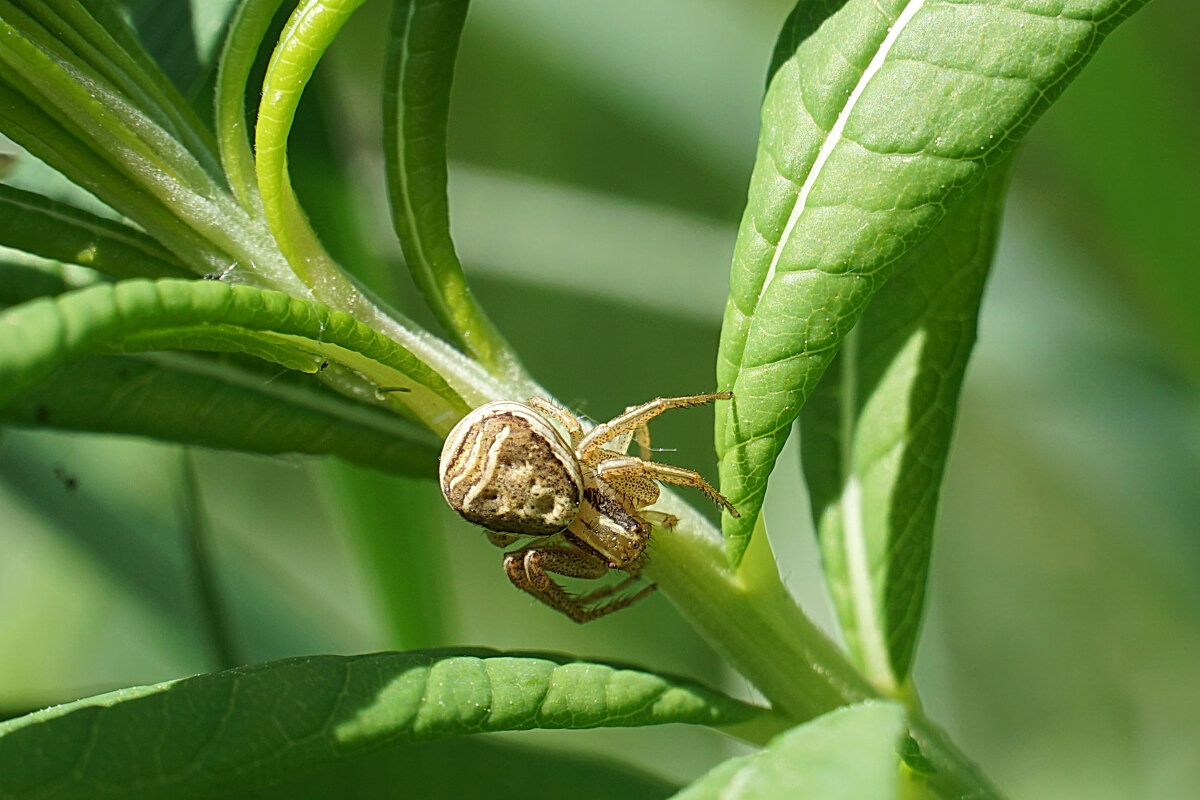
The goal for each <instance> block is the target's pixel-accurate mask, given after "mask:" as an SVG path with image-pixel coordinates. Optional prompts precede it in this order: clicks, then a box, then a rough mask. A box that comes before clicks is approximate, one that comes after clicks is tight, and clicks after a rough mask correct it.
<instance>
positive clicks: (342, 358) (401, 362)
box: [0, 279, 468, 433]
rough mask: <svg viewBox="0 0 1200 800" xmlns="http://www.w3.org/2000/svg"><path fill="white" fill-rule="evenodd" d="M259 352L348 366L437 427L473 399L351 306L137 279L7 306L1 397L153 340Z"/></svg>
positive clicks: (307, 365) (299, 365) (208, 284)
mask: <svg viewBox="0 0 1200 800" xmlns="http://www.w3.org/2000/svg"><path fill="white" fill-rule="evenodd" d="M164 348H172V349H200V350H221V351H247V350H249V351H251V352H252V354H253V355H255V356H258V357H260V358H265V359H268V360H271V361H275V362H277V363H281V364H283V365H284V366H287V367H288V368H290V369H301V370H304V371H307V372H317V371H318V370H319V369H321V367H322V365H323V364H335V365H340V366H341V367H344V368H346V369H349V370H353V371H355V372H357V373H360V374H362V375H364V376H365V377H366V378H367V379H369V380H371V381H373V382H374V383H375V385H376V386H383V387H388V388H389V389H401V390H402V391H393V392H391V393H390V394H389V396H388V399H389V400H390V402H391V403H393V404H394V405H395V406H396V407H397V408H401V409H405V410H407V411H408V412H409V413H411V414H412V415H414V416H416V417H417V418H418V419H420V420H421V421H422V422H424V423H425V424H426V425H427V426H429V427H430V428H431V429H433V430H434V431H435V432H438V433H445V432H446V431H448V430H449V428H450V427H451V426H452V425H453V424H454V422H455V421H456V420H457V419H458V418H459V417H460V416H461V415H462V414H463V413H465V411H466V410H467V408H468V406H467V405H466V403H464V401H463V400H462V398H461V397H459V396H458V394H457V393H456V392H455V391H454V390H453V389H451V388H450V387H449V386H448V385H447V384H446V382H445V380H443V379H442V377H441V376H440V375H439V374H437V373H436V372H434V371H433V370H432V369H430V368H429V367H428V366H427V365H426V364H425V363H424V362H422V361H420V360H419V359H418V358H417V357H416V356H414V355H413V354H412V353H411V352H409V351H408V350H406V349H404V348H403V347H401V346H400V345H398V344H397V343H396V342H394V341H392V340H391V339H388V338H387V337H385V336H383V335H382V334H380V333H378V332H376V331H374V330H372V329H371V328H369V327H367V326H366V325H364V324H362V323H360V322H358V321H356V320H354V319H353V318H352V317H350V316H349V315H347V314H344V313H342V312H340V311H335V310H333V309H330V308H327V307H325V306H322V305H319V304H317V303H313V302H310V301H307V300H300V299H298V298H294V297H290V296H288V295H286V294H283V293H281V292H274V291H266V290H261V289H254V288H252V287H249V286H228V285H226V284H224V283H221V282H220V281H180V280H172V279H163V280H159V281H145V280H131V281H124V282H122V283H118V284H115V285H99V286H93V287H89V288H87V289H83V290H80V291H77V292H70V293H68V294H65V295H62V296H60V297H57V298H54V299H44V300H35V301H33V302H30V303H25V304H24V305H21V306H17V307H16V308H12V309H9V310H8V311H5V312H4V313H3V314H0V403H8V402H10V401H11V400H12V399H14V398H15V397H16V396H18V395H19V394H20V393H21V392H22V391H25V390H27V389H29V388H31V387H32V386H34V385H36V384H37V383H38V382H39V381H41V380H43V379H45V378H47V377H49V375H50V374H51V373H52V372H53V371H54V370H55V369H57V368H58V367H60V366H62V365H64V364H67V363H69V362H71V361H74V360H77V359H79V358H81V357H83V356H87V355H95V354H101V353H121V352H138V351H142V350H147V349H164Z"/></svg>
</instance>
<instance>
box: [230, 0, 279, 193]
mask: <svg viewBox="0 0 1200 800" xmlns="http://www.w3.org/2000/svg"><path fill="white" fill-rule="evenodd" d="M282 3H283V0H242V2H241V3H240V4H239V5H238V7H237V11H235V12H234V15H233V19H232V20H230V22H229V33H228V34H227V35H226V37H225V45H224V47H223V48H222V50H221V58H220V60H219V61H218V66H217V87H216V95H215V97H214V101H213V102H214V105H215V112H216V127H217V146H218V149H219V151H220V153H221V166H222V167H223V168H224V170H225V176H226V179H227V180H228V181H229V185H230V187H231V188H232V189H233V193H234V195H235V196H236V197H237V198H238V200H239V201H240V202H241V204H242V206H243V207H244V208H246V209H247V210H251V209H255V208H258V207H260V205H261V203H260V201H259V197H258V184H257V182H256V180H255V173H254V151H253V150H251V148H250V137H249V136H248V135H247V133H246V84H247V83H248V82H249V80H250V71H251V70H252V69H253V68H254V61H255V59H256V58H257V57H258V49H259V47H260V46H261V45H262V42H263V38H264V37H265V36H266V35H267V31H268V30H269V29H270V27H271V20H272V19H274V17H275V12H276V11H278V10H279V6H280V5H282Z"/></svg>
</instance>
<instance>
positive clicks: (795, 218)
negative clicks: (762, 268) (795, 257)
mask: <svg viewBox="0 0 1200 800" xmlns="http://www.w3.org/2000/svg"><path fill="white" fill-rule="evenodd" d="M924 5H925V0H909V3H908V4H907V5H906V6H905V7H904V9H903V10H902V11H901V12H900V14H899V16H897V17H896V21H895V22H894V23H892V25H891V27H890V28H889V29H888V33H887V36H885V37H884V39H883V42H881V43H880V45H879V49H878V50H876V51H875V55H874V56H872V57H871V61H870V63H869V64H867V68H866V69H865V70H863V74H862V76H861V77H860V78H859V79H858V83H856V84H855V85H854V89H853V90H852V91H851V92H850V96H849V97H847V98H846V104H845V105H844V106H842V110H841V111H840V112H838V116H837V120H835V121H834V123H833V127H832V128H830V129H829V133H828V134H827V135H826V136H825V140H824V141H823V142H822V143H821V149H820V150H818V151H817V157H816V159H815V160H814V161H813V165H812V168H811V169H810V170H809V171H808V174H807V175H805V176H804V183H803V184H802V185H801V186H800V192H799V193H798V194H797V195H796V202H795V204H794V205H793V206H792V211H791V213H790V214H789V215H788V221H787V224H786V225H784V227H783V233H782V234H780V237H779V243H778V244H777V245H776V246H775V250H774V252H773V253H772V254H771V263H770V265H768V267H767V274H766V277H765V278H764V279H763V283H762V288H761V289H760V290H759V292H758V300H757V301H755V308H757V307H758V303H760V302H762V299H763V297H764V296H765V295H766V293H767V289H768V288H769V287H770V285H771V282H772V281H773V280H774V279H775V273H776V271H777V270H778V268H779V259H780V257H781V256H782V254H783V250H784V248H785V247H786V246H787V244H788V242H789V241H790V240H791V237H792V231H793V230H795V228H796V224H797V223H798V222H799V221H800V217H801V215H802V214H803V213H804V211H805V210H806V208H807V207H808V197H809V195H810V194H812V190H813V186H815V185H816V182H817V179H818V178H819V177H820V176H821V172H822V170H823V169H824V168H825V164H826V162H828V161H829V157H830V156H831V155H832V154H833V151H834V149H835V148H836V147H837V146H838V144H839V143H841V141H842V138H843V133H844V132H845V129H846V122H847V121H848V120H849V119H850V115H851V114H852V113H853V112H854V109H855V108H856V107H857V105H858V101H859V99H860V98H861V97H862V94H863V92H864V91H865V90H866V87H867V84H868V83H870V82H871V79H872V78H873V77H875V73H877V72H879V69H880V68H881V67H882V66H883V62H884V61H885V60H887V56H888V53H889V52H891V49H892V46H893V45H894V44H895V43H896V40H897V39H898V38H900V34H901V33H903V31H904V29H905V28H906V27H907V26H908V24H909V22H911V21H912V19H913V17H915V16H916V14H917V12H918V11H920V10H921V7H922V6H924Z"/></svg>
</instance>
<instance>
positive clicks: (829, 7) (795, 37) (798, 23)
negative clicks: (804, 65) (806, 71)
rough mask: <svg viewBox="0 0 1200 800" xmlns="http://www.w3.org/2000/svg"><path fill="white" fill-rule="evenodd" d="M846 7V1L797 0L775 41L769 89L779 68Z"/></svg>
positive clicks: (768, 74)
mask: <svg viewBox="0 0 1200 800" xmlns="http://www.w3.org/2000/svg"><path fill="white" fill-rule="evenodd" d="M844 5H846V0H797V2H796V5H795V6H794V7H793V8H792V13H790V14H788V16H787V19H785V20H784V21H783V27H782V28H780V29H779V37H778V38H777V39H776V40H775V51H774V52H773V53H771V66H770V67H769V68H768V69H767V88H768V89H770V88H771V80H772V79H773V78H774V77H775V73H776V72H778V71H779V68H780V67H782V66H783V65H784V64H786V63H787V62H788V61H789V60H790V59H791V58H792V57H793V56H794V55H796V50H797V49H798V48H799V47H800V45H801V43H802V42H803V41H804V40H805V39H807V38H808V37H810V36H812V35H813V34H814V33H816V32H817V28H819V27H821V23H822V22H824V21H825V20H826V19H828V18H829V17H830V16H831V15H833V14H834V13H835V12H837V11H838V10H840V9H841V7H842V6H844Z"/></svg>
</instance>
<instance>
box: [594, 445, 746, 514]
mask: <svg viewBox="0 0 1200 800" xmlns="http://www.w3.org/2000/svg"><path fill="white" fill-rule="evenodd" d="M596 474H597V475H598V476H599V477H600V478H601V480H603V481H604V482H605V483H607V484H608V485H609V486H612V487H613V488H614V489H616V490H617V491H619V492H622V493H623V494H627V495H629V496H631V497H633V498H635V499H636V500H637V502H639V503H641V504H642V505H649V504H650V503H653V502H654V501H655V500H657V499H658V487H657V486H655V485H654V481H662V482H663V483H673V484H675V485H677V486H691V487H693V488H696V489H699V490H700V491H702V492H704V493H705V494H706V495H708V496H709V497H710V498H711V499H712V500H713V502H715V503H716V504H717V505H719V506H721V507H722V508H724V509H725V510H726V511H728V512H729V515H730V516H732V517H736V516H739V514H738V510H737V509H736V508H734V506H733V503H731V502H729V500H727V499H726V498H725V495H723V494H721V493H720V492H718V491H717V490H716V489H714V488H713V486H712V484H711V483H709V482H708V481H706V480H704V478H703V476H701V475H700V473H698V472H695V471H693V470H690V469H683V468H682V467H672V466H670V465H669V464H658V463H656V462H654V461H643V460H642V459H640V458H635V457H634V456H621V457H618V458H606V459H604V460H603V461H601V462H600V463H599V464H597V465H596ZM651 489H653V491H651ZM645 513H646V512H643V515H644V514H645Z"/></svg>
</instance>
